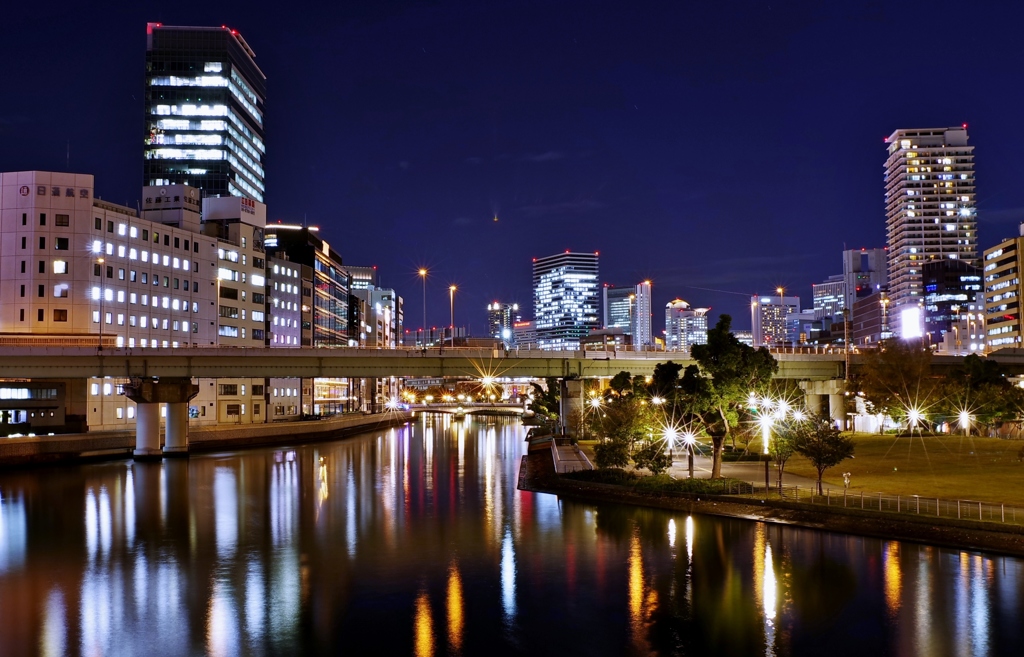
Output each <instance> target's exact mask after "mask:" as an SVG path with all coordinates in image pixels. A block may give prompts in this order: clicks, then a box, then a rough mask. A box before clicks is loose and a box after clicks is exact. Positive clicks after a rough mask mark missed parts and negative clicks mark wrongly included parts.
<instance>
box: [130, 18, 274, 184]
mask: <svg viewBox="0 0 1024 657" xmlns="http://www.w3.org/2000/svg"><path fill="white" fill-rule="evenodd" d="M255 57H256V54H255V53H254V52H253V50H252V48H250V47H249V45H248V44H247V43H246V42H245V39H243V38H242V35H241V34H239V33H238V31H237V30H232V29H230V28H228V27H225V26H221V27H178V26H170V25H163V24H162V23H147V24H146V88H145V92H144V94H143V97H144V99H145V101H144V104H145V147H144V149H143V185H146V186H160V185H177V184H184V185H189V186H192V187H197V188H199V189H201V190H202V195H203V196H204V197H205V196H241V197H244V198H248V199H251V200H254V201H259V202H263V200H264V196H265V194H266V188H265V184H264V178H265V172H264V166H265V159H266V145H265V139H266V135H265V131H264V126H263V111H264V102H265V100H266V93H267V92H266V76H265V75H263V72H262V71H261V70H260V69H259V67H258V66H257V65H256V62H255V61H254V60H255Z"/></svg>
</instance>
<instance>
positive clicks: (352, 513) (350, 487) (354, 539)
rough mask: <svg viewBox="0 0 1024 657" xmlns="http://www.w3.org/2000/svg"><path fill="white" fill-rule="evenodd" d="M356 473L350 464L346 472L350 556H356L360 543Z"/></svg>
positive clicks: (346, 527) (346, 515) (346, 518)
mask: <svg viewBox="0 0 1024 657" xmlns="http://www.w3.org/2000/svg"><path fill="white" fill-rule="evenodd" d="M357 496H358V493H357V492H356V473H355V470H354V468H353V466H352V464H351V463H350V464H349V468H348V472H346V473H345V545H346V547H347V548H348V556H350V557H355V556H356V544H357V543H358V531H357V524H356V497H357Z"/></svg>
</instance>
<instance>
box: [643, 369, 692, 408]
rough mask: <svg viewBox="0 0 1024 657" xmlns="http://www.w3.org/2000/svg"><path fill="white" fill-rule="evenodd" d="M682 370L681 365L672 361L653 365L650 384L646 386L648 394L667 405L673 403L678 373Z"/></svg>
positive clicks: (677, 384) (677, 385)
mask: <svg viewBox="0 0 1024 657" xmlns="http://www.w3.org/2000/svg"><path fill="white" fill-rule="evenodd" d="M682 369H683V366H682V365H680V364H679V363H673V362H672V361H668V362H665V363H658V364H657V365H655V366H654V374H653V375H652V376H651V382H650V383H649V384H648V385H647V391H648V393H650V395H651V396H652V397H661V398H662V399H663V400H664V401H665V402H666V403H668V404H673V403H675V400H676V390H677V388H678V387H679V372H680V370H682Z"/></svg>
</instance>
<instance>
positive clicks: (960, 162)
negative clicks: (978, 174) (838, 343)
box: [885, 124, 979, 332]
mask: <svg viewBox="0 0 1024 657" xmlns="http://www.w3.org/2000/svg"><path fill="white" fill-rule="evenodd" d="M886 149H887V153H888V157H887V159H886V162H885V211H886V217H887V218H886V231H887V235H888V248H889V298H890V299H891V300H892V306H893V307H892V308H891V310H890V316H891V317H893V318H894V319H895V320H896V321H897V322H898V321H899V317H900V316H901V311H902V307H903V306H917V305H918V304H919V303H921V302H922V299H923V296H924V289H923V286H922V282H921V273H922V272H921V270H922V265H923V263H924V262H927V261H929V260H936V259H944V258H949V259H959V260H966V261H968V262H969V263H970V264H972V265H975V266H978V264H979V262H978V232H977V230H978V227H977V215H976V207H975V195H974V147H973V146H968V145H967V125H966V124H964V125H963V126H960V127H952V128H925V129H901V130H896V131H894V132H893V133H892V134H891V135H890V136H889V137H888V139H886ZM897 332H899V331H897Z"/></svg>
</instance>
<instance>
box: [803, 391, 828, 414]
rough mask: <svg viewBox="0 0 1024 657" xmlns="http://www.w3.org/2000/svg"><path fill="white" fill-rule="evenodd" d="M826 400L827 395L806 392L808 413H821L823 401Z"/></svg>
mask: <svg viewBox="0 0 1024 657" xmlns="http://www.w3.org/2000/svg"><path fill="white" fill-rule="evenodd" d="M824 401H825V395H815V394H813V393H809V392H805V393H804V406H805V407H807V412H808V413H813V414H815V415H820V414H821V411H822V406H823V403H822V402H824Z"/></svg>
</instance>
